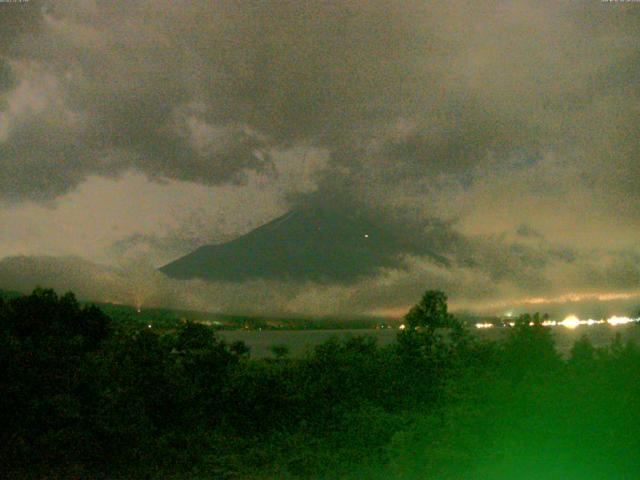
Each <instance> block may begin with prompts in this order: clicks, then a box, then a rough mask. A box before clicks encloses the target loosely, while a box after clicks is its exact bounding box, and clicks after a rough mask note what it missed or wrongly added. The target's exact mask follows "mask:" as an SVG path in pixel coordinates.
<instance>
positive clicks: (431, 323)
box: [404, 290, 454, 332]
mask: <svg viewBox="0 0 640 480" xmlns="http://www.w3.org/2000/svg"><path fill="white" fill-rule="evenodd" d="M404 318H405V321H406V325H407V328H408V329H409V330H410V331H412V330H415V329H416V328H426V329H427V330H428V331H429V332H434V331H435V330H436V329H438V328H445V327H450V326H452V325H453V323H454V322H453V315H451V314H450V313H449V312H448V310H447V295H446V294H445V293H444V292H442V291H440V290H427V291H426V292H424V295H422V299H421V300H420V302H419V303H418V304H417V305H414V306H413V307H412V308H411V310H409V313H407V315H406V316H405V317H404Z"/></svg>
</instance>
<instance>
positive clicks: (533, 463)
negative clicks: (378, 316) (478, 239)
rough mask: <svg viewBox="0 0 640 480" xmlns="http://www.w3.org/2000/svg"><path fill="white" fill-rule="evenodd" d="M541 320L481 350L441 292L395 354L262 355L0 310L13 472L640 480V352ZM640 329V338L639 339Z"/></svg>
mask: <svg viewBox="0 0 640 480" xmlns="http://www.w3.org/2000/svg"><path fill="white" fill-rule="evenodd" d="M541 318H542V317H541V316H540V315H537V314H534V315H523V316H522V317H521V318H520V319H519V320H518V322H516V326H515V327H513V328H511V329H510V330H509V333H508V335H507V337H506V338H505V340H504V341H491V342H490V341H480V340H478V339H477V338H475V337H473V336H472V335H470V333H469V332H468V330H467V329H466V326H465V324H464V323H463V322H461V321H459V320H457V319H456V318H455V316H453V315H452V314H450V313H449V312H448V310H447V298H446V295H445V294H444V293H443V292H439V291H427V292H426V293H425V294H424V296H423V298H422V299H421V300H420V301H419V302H418V304H416V306H415V307H413V308H412V309H411V310H410V311H409V313H408V314H407V316H406V317H405V323H406V324H407V328H406V329H405V330H403V331H401V332H399V333H398V338H397V341H396V342H395V343H394V344H393V345H388V346H384V347H380V346H378V345H377V344H376V342H375V339H374V338H373V337H367V336H352V337H349V338H346V339H338V338H334V339H331V340H329V341H327V342H325V343H323V344H321V345H318V346H316V347H315V348H314V349H313V350H311V351H309V353H308V354H306V355H304V356H303V357H300V358H297V357H296V358H291V357H290V356H288V355H287V352H286V351H284V352H280V353H279V354H278V355H277V356H276V358H266V359H254V358H252V357H251V352H250V349H249V348H248V347H247V345H245V344H243V343H241V342H237V343H233V344H227V343H225V342H223V341H222V340H220V338H219V337H218V336H217V335H216V332H215V331H214V330H213V329H211V328H209V327H207V326H205V325H201V324H196V323H192V322H184V323H182V324H181V325H179V326H178V327H177V328H175V329H173V330H167V331H164V332H162V333H161V334H159V333H156V332H154V331H153V329H149V328H145V327H143V326H141V325H138V326H135V327H132V326H130V325H123V324H121V323H119V322H116V321H114V320H112V319H111V318H110V317H109V316H108V315H107V314H105V313H104V312H103V311H102V310H100V308H98V307H96V306H91V305H81V304H80V303H79V302H78V301H77V300H76V298H75V297H74V295H73V294H71V293H67V294H65V295H62V296H59V295H58V294H56V293H55V292H54V291H53V290H47V289H36V290H35V291H34V292H33V293H32V294H30V295H27V296H24V295H23V296H15V297H13V298H10V299H4V300H2V299H0V393H1V395H0V423H1V424H2V425H3V428H2V429H0V463H1V464H2V465H3V466H4V467H3V473H2V474H0V476H4V477H5V478H11V479H14V478H15V479H24V478H33V479H45V478H46V479H67V478H78V479H85V478H86V479H89V478H96V479H107V478H108V479H129V478H131V479H146V478H148V479H152V478H153V479H155V478H166V479H176V480H177V479H255V480H266V479H374V480H375V479H407V480H408V479H431V478H433V479H515V478H517V479H541V478H544V479H564V480H567V479H589V478H594V479H596V478H597V479H624V478H637V472H639V471H640V436H639V435H638V433H637V432H639V431H640V382H639V381H638V378H640V349H639V348H638V347H637V346H636V345H635V344H634V343H632V342H627V343H623V342H622V340H621V339H620V337H619V336H618V337H616V339H615V340H614V341H613V342H612V343H611V344H610V345H608V346H606V347H602V348H596V347H594V346H593V345H592V344H591V343H590V342H589V340H588V339H586V338H582V339H580V340H579V341H577V342H576V343H575V344H574V346H573V348H572V349H571V352H570V354H569V356H568V357H566V358H565V357H562V356H560V355H559V354H558V352H557V351H556V349H555V346H554V341H553V335H552V332H551V330H550V329H549V328H547V327H545V326H543V325H542V322H541ZM633 328H638V327H633Z"/></svg>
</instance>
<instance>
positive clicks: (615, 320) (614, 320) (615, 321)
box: [607, 316, 635, 326]
mask: <svg viewBox="0 0 640 480" xmlns="http://www.w3.org/2000/svg"><path fill="white" fill-rule="evenodd" d="M634 321H635V320H634V319H633V318H629V317H616V316H613V317H611V318H609V319H607V323H608V324H609V325H613V326H616V325H625V324H627V323H631V322H634Z"/></svg>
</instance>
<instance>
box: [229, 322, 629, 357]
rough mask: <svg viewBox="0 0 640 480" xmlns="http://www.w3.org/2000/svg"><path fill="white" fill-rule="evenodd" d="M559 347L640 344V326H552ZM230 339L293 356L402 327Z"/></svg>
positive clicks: (387, 337)
mask: <svg viewBox="0 0 640 480" xmlns="http://www.w3.org/2000/svg"><path fill="white" fill-rule="evenodd" d="M551 328H552V332H553V337H554V339H555V342H556V348H557V349H558V351H559V352H560V353H561V354H562V355H565V356H566V355H568V353H569V351H570V350H571V347H572V346H573V343H574V342H575V341H576V340H578V339H579V338H580V337H581V336H583V335H586V336H587V337H588V338H589V339H590V340H591V341H592V342H593V344H594V345H595V346H596V347H603V346H606V345H608V344H609V343H610V342H611V341H612V340H613V339H614V338H615V335H616V333H620V335H621V336H622V340H623V341H627V340H633V341H635V342H636V343H639V344H640V326H639V325H637V324H629V325H619V326H611V325H592V326H588V325H582V326H579V327H576V328H573V329H569V328H565V327H551ZM508 331H509V329H508V328H492V329H487V330H475V329H474V330H472V334H473V335H474V336H476V337H477V338H481V339H487V340H499V339H500V338H503V337H504V336H505V335H506V334H507V332H508ZM218 333H219V335H220V337H221V338H222V339H224V340H225V341H227V342H235V341H237V340H242V341H243V342H245V343H246V344H247V345H248V346H249V347H251V356H252V357H254V358H265V357H271V356H273V355H272V353H271V351H270V348H271V346H273V345H285V346H287V347H288V348H289V352H290V355H291V356H293V357H296V356H301V355H303V354H304V353H305V351H307V350H308V349H311V348H313V347H314V346H315V345H318V344H321V343H323V342H325V341H327V340H328V339H329V338H331V337H334V336H336V337H338V338H344V337H347V336H350V335H351V336H358V335H369V336H372V337H375V338H376V339H377V342H378V345H380V346H383V345H389V344H391V343H393V342H395V340H396V334H397V333H398V330H393V329H384V330H373V329H372V330H262V331H259V330H223V331H220V332H218Z"/></svg>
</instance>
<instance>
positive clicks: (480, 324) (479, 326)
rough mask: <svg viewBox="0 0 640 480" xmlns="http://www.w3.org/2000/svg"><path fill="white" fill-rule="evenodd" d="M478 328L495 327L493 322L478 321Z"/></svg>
mask: <svg viewBox="0 0 640 480" xmlns="http://www.w3.org/2000/svg"><path fill="white" fill-rule="evenodd" d="M476 328H493V323H476Z"/></svg>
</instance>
